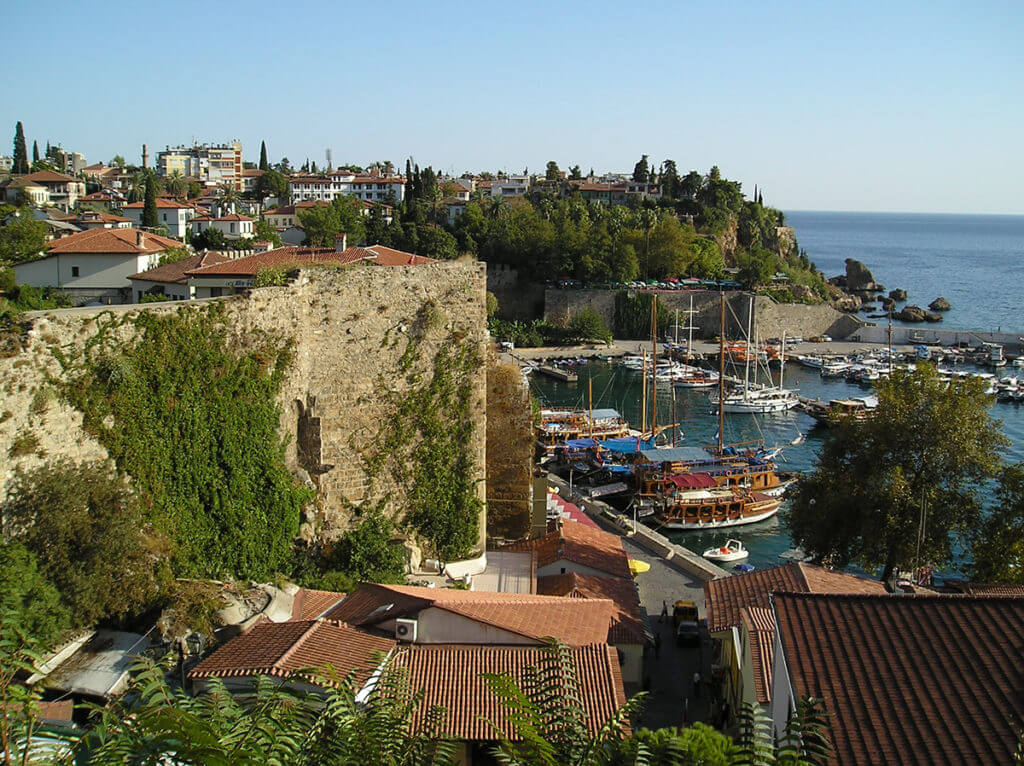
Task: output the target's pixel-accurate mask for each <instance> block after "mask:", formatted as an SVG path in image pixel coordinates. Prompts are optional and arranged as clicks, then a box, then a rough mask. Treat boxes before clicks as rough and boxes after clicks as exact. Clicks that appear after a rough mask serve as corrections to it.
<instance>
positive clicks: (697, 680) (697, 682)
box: [693, 670, 700, 697]
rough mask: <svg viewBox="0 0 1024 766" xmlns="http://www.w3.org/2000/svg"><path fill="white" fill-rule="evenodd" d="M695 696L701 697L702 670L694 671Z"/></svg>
mask: <svg viewBox="0 0 1024 766" xmlns="http://www.w3.org/2000/svg"><path fill="white" fill-rule="evenodd" d="M693 696H694V697H700V671H699V670H695V671H693Z"/></svg>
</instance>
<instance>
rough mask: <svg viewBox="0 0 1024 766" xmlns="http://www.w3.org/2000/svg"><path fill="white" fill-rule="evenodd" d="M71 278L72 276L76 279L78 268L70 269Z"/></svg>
mask: <svg viewBox="0 0 1024 766" xmlns="http://www.w3.org/2000/svg"><path fill="white" fill-rule="evenodd" d="M71 276H73V277H77V276H78V267H77V266H72V267H71Z"/></svg>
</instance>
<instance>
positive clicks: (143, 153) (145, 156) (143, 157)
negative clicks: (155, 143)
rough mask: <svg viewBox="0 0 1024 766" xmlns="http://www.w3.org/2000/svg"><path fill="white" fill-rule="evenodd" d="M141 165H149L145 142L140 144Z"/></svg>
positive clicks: (147, 149) (145, 166) (147, 148)
mask: <svg viewBox="0 0 1024 766" xmlns="http://www.w3.org/2000/svg"><path fill="white" fill-rule="evenodd" d="M142 167H144V168H148V167H149V147H148V146H146V145H145V144H143V145H142Z"/></svg>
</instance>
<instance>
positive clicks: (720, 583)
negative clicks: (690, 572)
mask: <svg viewBox="0 0 1024 766" xmlns="http://www.w3.org/2000/svg"><path fill="white" fill-rule="evenodd" d="M777 591H779V592H781V591H786V592H789V593H878V594H884V593H885V592H886V591H885V584H884V583H882V582H880V581H878V580H871V579H868V578H866V577H859V576H857V575H851V574H846V573H844V572H834V571H832V570H829V569H825V568H824V567H819V566H815V565H814V564H807V563H804V562H802V561H794V562H792V563H789V564H782V565H780V566H777V567H771V568H769V569H760V570H756V571H754V572H747V573H745V574H737V575H733V576H731V577H723V578H722V579H720V580H712V581H711V582H706V583H704V601H705V603H706V605H707V618H708V630H710V631H712V632H715V631H719V630H725V629H727V628H731V627H735V626H738V625H740V624H741V622H742V619H743V618H742V614H741V611H742V609H743V608H744V607H748V606H755V607H767V606H769V599H770V596H771V594H772V593H773V592H777Z"/></svg>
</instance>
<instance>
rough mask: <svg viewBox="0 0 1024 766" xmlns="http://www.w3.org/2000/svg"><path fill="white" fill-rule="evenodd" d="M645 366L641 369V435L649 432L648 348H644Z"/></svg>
mask: <svg viewBox="0 0 1024 766" xmlns="http://www.w3.org/2000/svg"><path fill="white" fill-rule="evenodd" d="M643 356H644V361H643V366H642V367H641V369H640V386H641V389H640V436H641V438H643V435H644V434H646V433H647V349H644V350H643Z"/></svg>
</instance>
